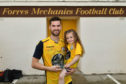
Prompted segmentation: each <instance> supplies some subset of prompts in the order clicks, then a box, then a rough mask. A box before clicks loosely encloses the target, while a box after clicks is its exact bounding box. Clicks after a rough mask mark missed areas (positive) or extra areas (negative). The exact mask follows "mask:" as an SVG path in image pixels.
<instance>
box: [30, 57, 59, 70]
mask: <svg viewBox="0 0 126 84" xmlns="http://www.w3.org/2000/svg"><path fill="white" fill-rule="evenodd" d="M32 68H35V69H39V70H47V71H54V72H56V71H60V70H61V69H60V67H59V66H51V67H48V66H44V65H43V64H41V63H39V59H37V58H35V57H33V58H32Z"/></svg>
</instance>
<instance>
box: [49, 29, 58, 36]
mask: <svg viewBox="0 0 126 84" xmlns="http://www.w3.org/2000/svg"><path fill="white" fill-rule="evenodd" d="M55 31H59V30H53V31H51V34H52V35H53V36H59V34H60V31H59V32H58V33H55Z"/></svg>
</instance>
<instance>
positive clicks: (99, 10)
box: [0, 6, 126, 17]
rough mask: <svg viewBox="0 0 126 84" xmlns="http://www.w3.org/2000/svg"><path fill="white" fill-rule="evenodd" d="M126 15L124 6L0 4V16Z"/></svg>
mask: <svg viewBox="0 0 126 84" xmlns="http://www.w3.org/2000/svg"><path fill="white" fill-rule="evenodd" d="M48 16H79V17H126V6H0V17H48Z"/></svg>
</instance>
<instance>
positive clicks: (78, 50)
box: [75, 43, 82, 56]
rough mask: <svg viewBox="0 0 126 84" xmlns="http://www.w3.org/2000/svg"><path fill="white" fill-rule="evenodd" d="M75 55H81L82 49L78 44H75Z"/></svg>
mask: <svg viewBox="0 0 126 84" xmlns="http://www.w3.org/2000/svg"><path fill="white" fill-rule="evenodd" d="M75 55H80V56H81V55H82V47H81V45H80V44H79V43H77V44H76V51H75Z"/></svg>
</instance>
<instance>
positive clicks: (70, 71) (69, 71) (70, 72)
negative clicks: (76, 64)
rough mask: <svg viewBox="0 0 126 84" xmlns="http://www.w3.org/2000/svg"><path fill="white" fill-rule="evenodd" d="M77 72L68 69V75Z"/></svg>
mask: <svg viewBox="0 0 126 84" xmlns="http://www.w3.org/2000/svg"><path fill="white" fill-rule="evenodd" d="M75 71H76V69H68V71H67V72H66V75H71V74H73V73H74V72H75Z"/></svg>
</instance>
